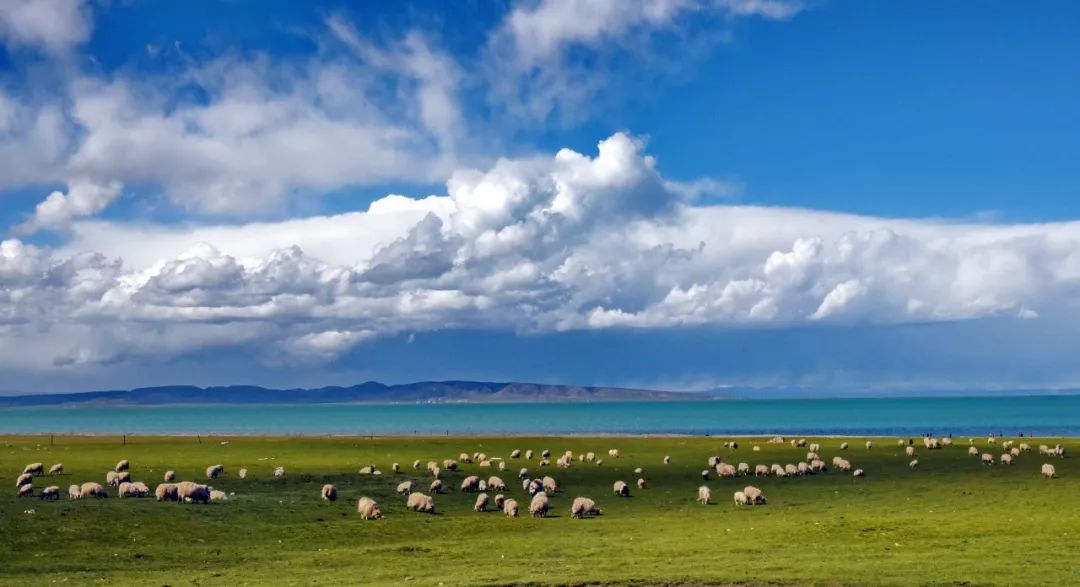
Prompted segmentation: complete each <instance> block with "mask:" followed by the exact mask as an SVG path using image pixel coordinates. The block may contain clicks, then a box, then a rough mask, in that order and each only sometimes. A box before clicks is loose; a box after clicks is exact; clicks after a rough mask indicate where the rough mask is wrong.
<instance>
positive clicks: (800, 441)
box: [795, 438, 806, 448]
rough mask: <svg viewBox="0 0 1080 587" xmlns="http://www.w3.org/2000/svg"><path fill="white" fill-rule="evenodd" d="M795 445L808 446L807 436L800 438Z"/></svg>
mask: <svg viewBox="0 0 1080 587" xmlns="http://www.w3.org/2000/svg"><path fill="white" fill-rule="evenodd" d="M795 446H797V447H799V448H802V447H804V446H806V439H805V438H800V439H799V441H798V442H796V443H795Z"/></svg>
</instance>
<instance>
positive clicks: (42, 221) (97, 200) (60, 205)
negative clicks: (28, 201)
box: [15, 179, 123, 234]
mask: <svg viewBox="0 0 1080 587" xmlns="http://www.w3.org/2000/svg"><path fill="white" fill-rule="evenodd" d="M122 189H123V186H122V185H121V184H120V182H116V181H112V182H107V183H104V184H101V183H97V182H94V181H91V180H87V179H76V180H73V181H72V182H71V183H70V184H68V191H67V193H64V192H60V191H54V192H52V193H51V194H49V195H48V197H46V198H45V200H44V201H42V202H41V203H40V204H38V205H37V208H35V210H34V215H33V216H32V217H31V218H30V219H29V220H27V221H26V222H24V223H23V224H21V225H19V226H17V227H16V228H15V230H16V232H18V233H23V234H26V233H34V232H37V231H38V230H40V229H42V228H56V227H61V226H66V225H67V224H68V223H69V222H70V221H71V220H72V219H73V218H78V217H82V216H92V215H94V214H97V213H98V212H101V211H102V210H104V209H105V208H106V207H107V206H108V205H109V204H111V203H112V202H113V200H115V199H116V198H117V197H119V196H120V192H121V190H122Z"/></svg>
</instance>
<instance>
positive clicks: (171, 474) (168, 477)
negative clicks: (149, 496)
mask: <svg viewBox="0 0 1080 587" xmlns="http://www.w3.org/2000/svg"><path fill="white" fill-rule="evenodd" d="M175 480H176V471H165V481H175Z"/></svg>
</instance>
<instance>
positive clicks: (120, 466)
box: [113, 459, 131, 473]
mask: <svg viewBox="0 0 1080 587" xmlns="http://www.w3.org/2000/svg"><path fill="white" fill-rule="evenodd" d="M130 468H131V463H130V462H128V460H127V459H124V460H122V461H120V462H118V463H116V467H115V468H114V469H113V470H114V471H116V472H117V473H119V472H120V471H127V470H128V469H130Z"/></svg>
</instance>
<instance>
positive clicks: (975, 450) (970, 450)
mask: <svg viewBox="0 0 1080 587" xmlns="http://www.w3.org/2000/svg"><path fill="white" fill-rule="evenodd" d="M968 454H969V455H971V456H973V457H977V456H979V449H978V448H976V447H974V446H970V447H968Z"/></svg>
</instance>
